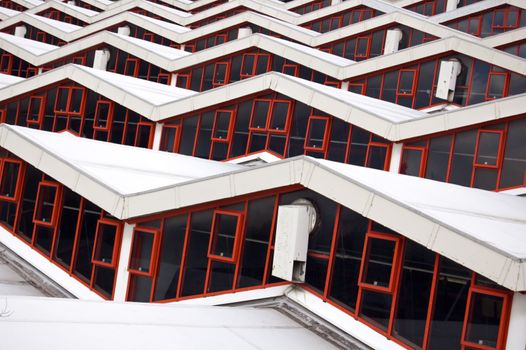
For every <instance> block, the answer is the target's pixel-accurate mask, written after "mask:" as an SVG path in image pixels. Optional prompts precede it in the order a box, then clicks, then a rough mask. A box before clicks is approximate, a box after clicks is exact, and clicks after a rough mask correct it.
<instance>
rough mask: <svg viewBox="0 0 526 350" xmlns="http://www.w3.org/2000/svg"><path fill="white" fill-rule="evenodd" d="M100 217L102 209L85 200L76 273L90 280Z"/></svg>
mask: <svg viewBox="0 0 526 350" xmlns="http://www.w3.org/2000/svg"><path fill="white" fill-rule="evenodd" d="M99 217H100V209H99V208H98V207H96V206H95V205H94V204H92V203H90V202H88V201H86V200H84V212H83V213H82V222H81V224H80V230H81V232H80V237H79V246H78V249H77V259H76V267H75V273H76V274H77V275H78V276H80V277H83V278H85V279H88V280H89V279H90V278H91V269H92V264H91V255H92V251H93V245H94V242H95V232H96V230H97V222H98V219H99Z"/></svg>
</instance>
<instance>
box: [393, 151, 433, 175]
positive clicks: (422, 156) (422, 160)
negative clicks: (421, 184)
mask: <svg viewBox="0 0 526 350" xmlns="http://www.w3.org/2000/svg"><path fill="white" fill-rule="evenodd" d="M406 150H411V151H418V152H420V166H419V169H418V177H424V175H425V171H426V165H427V164H426V160H427V147H423V146H407V145H404V146H403V147H402V154H401V156H400V166H399V167H398V173H399V174H402V166H403V165H404V164H403V163H402V159H403V156H404V152H405V151H406Z"/></svg>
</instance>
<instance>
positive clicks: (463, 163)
mask: <svg viewBox="0 0 526 350" xmlns="http://www.w3.org/2000/svg"><path fill="white" fill-rule="evenodd" d="M476 138H477V131H476V130H469V131H465V132H461V133H458V134H457V135H456V137H455V147H454V151H453V158H452V160H451V173H450V177H449V182H451V183H454V184H457V185H462V186H470V183H471V173H472V171H473V154H474V153H475V142H476Z"/></svg>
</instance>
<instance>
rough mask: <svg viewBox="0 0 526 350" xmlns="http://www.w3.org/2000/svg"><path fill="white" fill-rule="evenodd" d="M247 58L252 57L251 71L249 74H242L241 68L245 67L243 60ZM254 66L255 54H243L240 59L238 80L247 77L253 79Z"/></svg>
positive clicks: (255, 62)
mask: <svg viewBox="0 0 526 350" xmlns="http://www.w3.org/2000/svg"><path fill="white" fill-rule="evenodd" d="M247 57H254V62H253V63H252V69H251V71H250V73H243V67H245V59H246V58H247ZM256 64H257V54H255V53H244V54H243V57H242V58H241V72H240V78H241V79H245V78H249V77H253V76H254V75H255V74H256Z"/></svg>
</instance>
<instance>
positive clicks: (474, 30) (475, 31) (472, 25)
mask: <svg viewBox="0 0 526 350" xmlns="http://www.w3.org/2000/svg"><path fill="white" fill-rule="evenodd" d="M481 24H482V16H476V17H469V18H468V28H467V32H468V33H469V34H471V35H475V36H480V30H481V27H482V26H481Z"/></svg>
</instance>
